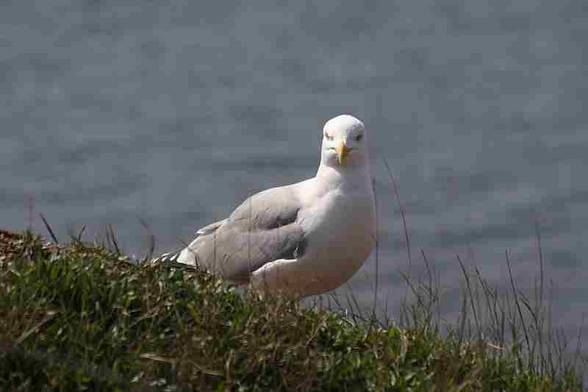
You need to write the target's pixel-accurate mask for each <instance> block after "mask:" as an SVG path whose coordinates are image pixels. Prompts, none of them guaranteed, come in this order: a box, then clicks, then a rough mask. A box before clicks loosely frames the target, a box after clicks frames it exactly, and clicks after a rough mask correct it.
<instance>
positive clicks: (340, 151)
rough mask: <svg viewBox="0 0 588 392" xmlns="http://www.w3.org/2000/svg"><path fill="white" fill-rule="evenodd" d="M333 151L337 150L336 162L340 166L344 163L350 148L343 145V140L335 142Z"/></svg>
mask: <svg viewBox="0 0 588 392" xmlns="http://www.w3.org/2000/svg"><path fill="white" fill-rule="evenodd" d="M335 151H337V162H338V163H339V165H340V166H342V165H343V164H344V163H345V158H346V157H347V155H349V151H351V149H350V148H349V147H347V146H346V145H345V142H344V141H340V142H339V144H337V148H336V149H335Z"/></svg>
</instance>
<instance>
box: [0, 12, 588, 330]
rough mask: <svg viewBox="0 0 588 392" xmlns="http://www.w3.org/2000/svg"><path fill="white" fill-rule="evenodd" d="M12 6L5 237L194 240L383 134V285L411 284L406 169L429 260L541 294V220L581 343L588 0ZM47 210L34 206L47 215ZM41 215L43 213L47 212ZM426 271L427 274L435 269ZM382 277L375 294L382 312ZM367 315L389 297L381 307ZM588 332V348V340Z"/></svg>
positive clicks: (131, 243)
mask: <svg viewBox="0 0 588 392" xmlns="http://www.w3.org/2000/svg"><path fill="white" fill-rule="evenodd" d="M165 3H166V4H165V5H162V4H160V2H151V3H145V2H144V1H131V0H123V1H121V0H118V1H108V0H104V1H102V0H84V1H73V0H60V1H57V0H56V1H51V2H48V1H43V0H37V1H29V0H24V1H16V0H14V1H8V0H3V1H2V3H0V179H1V184H2V185H1V188H0V219H1V221H0V223H1V225H2V226H5V227H9V228H24V227H26V226H27V225H29V224H32V226H33V227H34V228H35V229H37V230H39V231H41V230H43V226H42V224H41V222H40V220H39V219H38V218H37V217H36V213H38V212H42V213H44V214H45V216H46V217H47V218H48V220H49V221H50V222H51V223H52V225H53V226H54V227H55V228H56V230H57V232H58V234H59V235H60V236H63V237H64V236H65V235H66V233H67V232H68V231H76V230H79V229H80V228H81V226H82V225H86V226H87V227H88V235H89V237H92V236H93V235H96V234H97V233H100V232H103V230H104V226H105V225H107V224H112V225H114V226H115V228H116V230H117V232H118V235H119V237H120V241H121V243H122V245H123V246H124V247H125V248H126V249H127V250H129V251H131V252H141V251H143V250H145V247H146V245H145V240H146V237H147V234H146V232H145V230H144V229H143V228H142V226H141V224H140V219H143V220H144V221H145V222H146V223H147V224H148V225H149V227H150V228H151V230H152V231H153V232H154V233H155V235H156V237H157V240H158V249H159V250H166V249H169V248H171V247H175V246H177V245H178V243H179V241H180V239H181V240H184V241H187V240H189V239H190V238H191V236H192V234H193V233H194V231H195V230H196V229H197V228H199V227H201V226H203V225H205V224H207V223H209V222H210V221H213V220H215V219H219V218H222V217H224V216H226V215H227V214H228V213H230V211H231V210H232V208H234V206H235V205H236V204H237V203H239V202H240V201H241V200H243V199H244V198H245V197H247V196H248V195H249V194H251V193H252V192H255V191H259V190H262V189H265V188H267V187H270V186H276V185H281V184H286V183H290V182H294V181H298V180H300V179H302V178H306V177H310V176H312V175H313V174H314V171H315V168H316V164H317V161H318V154H319V141H320V137H321V133H320V129H321V127H322V124H323V122H324V121H325V120H327V119H328V118H330V117H332V116H334V115H336V114H339V113H345V112H348V113H352V114H355V115H357V116H358V117H360V118H361V119H363V120H364V122H365V123H366V125H367V126H368V127H369V129H370V131H371V132H372V134H373V136H372V144H373V147H374V148H373V150H374V155H375V158H374V173H375V176H376V179H377V189H378V199H379V204H380V208H379V209H380V212H381V218H380V226H381V228H380V229H381V244H382V245H381V252H380V263H381V265H380V270H381V271H380V290H381V297H382V298H383V297H384V296H385V295H387V296H388V297H389V298H390V300H391V301H392V302H394V301H395V300H397V298H398V295H399V290H398V287H399V285H400V282H401V279H400V278H399V276H398V273H397V272H398V270H401V269H404V270H406V268H407V261H406V259H407V257H406V251H405V246H404V237H403V234H402V226H401V223H400V219H399V211H398V207H397V205H396V202H395V200H394V196H393V190H392V186H391V183H390V179H389V177H388V174H387V172H386V170H385V167H384V163H383V160H384V159H385V160H386V161H387V162H388V163H389V165H390V167H391V169H392V171H393V174H394V176H395V177H396V179H397V181H398V184H399V189H400V196H401V198H402V200H403V203H404V205H405V207H406V209H407V217H408V225H409V229H410V233H411V240H412V246H413V251H414V253H415V259H418V257H417V256H418V252H419V250H420V249H421V248H422V249H423V250H424V251H425V252H426V254H427V255H428V256H429V258H430V260H431V261H432V262H433V263H434V264H435V266H436V267H437V268H438V269H439V270H440V271H441V281H442V283H443V286H444V287H446V288H448V291H447V293H448V294H447V296H448V298H447V299H448V300H449V301H451V300H452V299H451V295H452V294H451V293H454V291H451V290H450V289H451V288H455V287H458V285H459V282H458V278H457V276H458V274H459V267H458V264H457V261H456V255H457V254H459V255H460V256H461V257H462V258H463V259H464V260H465V263H466V264H467V265H473V264H474V263H475V264H476V265H478V266H480V268H481V270H482V272H483V273H484V275H485V276H486V277H487V278H489V279H491V280H492V281H494V282H497V283H500V284H502V282H505V278H506V264H505V262H504V251H505V249H509V250H510V252H511V257H512V261H513V268H514V274H515V278H516V279H517V282H519V285H520V287H522V288H525V287H530V286H531V284H532V279H533V275H534V274H535V273H536V270H537V259H538V257H537V253H538V252H537V246H536V236H535V228H534V226H535V223H536V222H537V223H538V226H539V229H540V233H541V235H542V241H543V251H544V254H545V260H546V272H545V273H546V276H547V277H548V279H549V280H552V281H553V282H554V285H555V286H556V289H555V290H554V294H553V303H554V309H555V312H556V315H557V319H558V322H559V324H560V325H561V326H563V327H565V329H566V330H568V331H569V332H572V331H575V330H577V328H578V327H579V326H580V322H581V319H582V314H585V313H586V312H587V311H588V287H587V286H586V281H587V280H588V268H587V267H588V260H586V254H588V245H587V242H586V241H585V240H586V237H587V235H588V181H586V172H587V171H588V158H587V155H588V111H586V110H585V109H584V106H585V105H586V102H588V66H587V65H586V64H588V58H586V56H587V55H588V39H587V37H588V5H587V4H586V2H585V1H583V0H570V1H558V2H555V1H551V2H545V1H539V0H536V1H535V0H525V1H517V2H516V3H512V2H506V1H490V0H487V1H484V0H468V1H463V2H457V1H451V2H438V1H433V0H429V1H419V2H413V1H409V0H405V1H380V2H368V1H366V2H348V3H345V4H344V3H343V2H339V1H321V2H316V3H319V4H320V5H314V4H312V3H311V2H298V3H296V4H291V3H288V4H286V2H279V4H275V2H269V1H264V2H255V3H254V4H255V5H253V3H251V4H249V5H247V4H246V3H243V4H238V2H223V1H217V2H213V3H210V2H197V1H188V0H185V1H170V2H165ZM29 201H31V202H30V203H29ZM28 205H32V206H33V208H34V212H33V214H32V217H33V218H32V219H31V218H30V217H29V215H30V214H29V208H28V207H27V206H28ZM415 268H416V267H415ZM373 281H374V262H373V260H371V261H370V262H369V263H368V264H366V266H365V268H364V269H363V270H362V271H361V272H360V273H359V274H358V276H357V277H356V278H355V279H354V282H353V287H354V288H355V290H357V292H359V293H365V294H366V296H365V298H371V296H372V294H371V293H372V286H373ZM366 301H367V302H369V300H367V299H366ZM586 335H588V331H587V332H586Z"/></svg>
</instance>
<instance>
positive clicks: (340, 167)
mask: <svg viewBox="0 0 588 392" xmlns="http://www.w3.org/2000/svg"><path fill="white" fill-rule="evenodd" d="M366 133H367V132H366V130H365V127H364V125H363V123H362V122H361V121H359V120H358V119H357V118H355V117H353V116H350V115H340V116H337V117H335V118H333V119H331V120H329V121H328V122H327V123H326V124H325V126H324V128H323V140H322V147H321V160H320V164H319V167H318V170H317V173H316V175H315V176H314V177H312V178H310V179H307V180H304V181H301V182H298V183H295V184H291V185H286V186H283V187H277V188H271V189H267V190H265V191H262V192H259V193H257V194H255V195H253V196H251V197H250V198H248V199H247V200H245V202H243V203H242V204H241V205H240V206H239V207H237V209H236V210H235V211H234V212H233V213H232V214H231V215H230V216H229V217H228V218H227V219H224V220H222V221H219V222H215V223H213V224H211V225H208V226H206V227H204V228H202V229H200V230H199V231H198V232H197V235H198V236H197V237H196V239H195V240H194V241H192V243H191V244H190V245H189V246H187V247H186V248H185V249H183V250H182V251H180V252H178V253H175V254H167V255H164V256H162V257H161V258H160V260H168V259H171V260H173V261H177V262H179V263H183V264H189V265H194V266H198V267H201V268H205V269H207V270H210V271H212V272H213V273H216V274H219V275H220V276H222V277H223V278H225V279H227V280H229V281H232V282H234V283H237V284H251V285H253V286H255V287H257V288H259V289H261V290H262V291H265V292H269V293H282V294H286V295H288V296H292V297H296V298H300V297H304V296H308V295H315V294H320V293H324V292H326V291H329V290H333V289H335V288H337V287H338V286H340V285H341V284H343V283H344V282H346V281H347V280H348V279H349V278H351V276H353V274H354V273H355V272H356V271H357V270H358V269H359V268H360V267H361V265H362V264H363V263H364V261H365V260H366V259H367V258H368V257H369V255H370V253H371V251H372V249H373V247H374V245H375V239H376V232H375V205H374V195H373V188H372V179H371V174H370V168H369V156H368V146H367V135H366Z"/></svg>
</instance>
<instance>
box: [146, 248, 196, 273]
mask: <svg viewBox="0 0 588 392" xmlns="http://www.w3.org/2000/svg"><path fill="white" fill-rule="evenodd" d="M183 251H184V249H180V250H175V251H173V252H167V253H163V254H162V255H161V256H158V257H155V258H153V259H151V261H150V262H149V263H150V264H164V265H167V266H168V267H174V268H184V269H193V270H196V269H198V268H197V267H196V266H194V265H190V264H186V263H182V262H181V261H180V255H181V254H182V252H183Z"/></svg>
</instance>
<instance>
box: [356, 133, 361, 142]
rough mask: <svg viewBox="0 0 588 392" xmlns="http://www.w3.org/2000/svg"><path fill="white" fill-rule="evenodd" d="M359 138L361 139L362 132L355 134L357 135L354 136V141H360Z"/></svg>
mask: <svg viewBox="0 0 588 392" xmlns="http://www.w3.org/2000/svg"><path fill="white" fill-rule="evenodd" d="M361 139H363V133H360V134H359V135H357V136H356V137H355V141H356V142H359V141H361Z"/></svg>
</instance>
